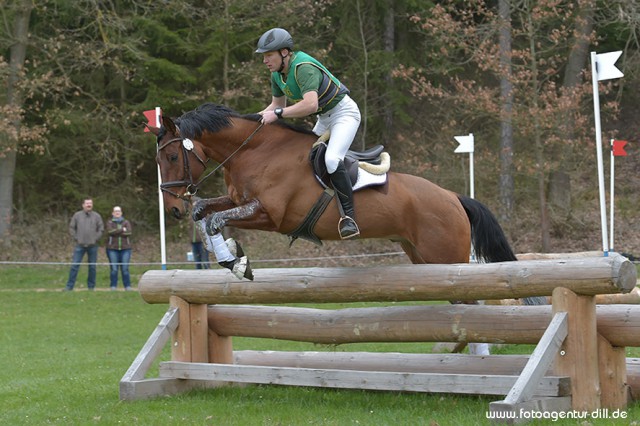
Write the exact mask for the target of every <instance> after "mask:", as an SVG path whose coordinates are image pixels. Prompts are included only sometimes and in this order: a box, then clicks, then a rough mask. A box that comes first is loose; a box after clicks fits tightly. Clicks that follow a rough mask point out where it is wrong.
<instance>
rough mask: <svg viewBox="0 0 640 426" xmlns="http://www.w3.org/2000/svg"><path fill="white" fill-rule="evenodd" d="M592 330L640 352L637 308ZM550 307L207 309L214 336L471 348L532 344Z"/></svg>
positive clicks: (615, 312)
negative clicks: (464, 344)
mask: <svg viewBox="0 0 640 426" xmlns="http://www.w3.org/2000/svg"><path fill="white" fill-rule="evenodd" d="M596 315H597V330H598V333H600V334H601V335H602V336H604V337H605V338H606V339H607V340H608V341H609V342H610V343H611V344H612V345H613V346H620V347H623V346H633V347H637V346H640V309H637V306H636V305H601V306H598V307H597V308H596ZM551 318H552V313H551V306H483V305H429V306H390V307H374V308H348V309H337V310H328V309H312V308H297V307H286V306H256V305H226V306H225V305H214V306H209V310H208V322H209V328H210V329H211V330H212V331H213V332H215V333H216V334H217V335H219V336H239V337H261V338H271V339H282V340H294V341H300V342H312V343H323V344H344V343H362V342H472V343H480V342H483V343H508V344H537V343H538V342H539V340H540V338H541V337H542V335H543V333H544V331H545V330H546V328H547V327H548V326H549V323H550V321H551Z"/></svg>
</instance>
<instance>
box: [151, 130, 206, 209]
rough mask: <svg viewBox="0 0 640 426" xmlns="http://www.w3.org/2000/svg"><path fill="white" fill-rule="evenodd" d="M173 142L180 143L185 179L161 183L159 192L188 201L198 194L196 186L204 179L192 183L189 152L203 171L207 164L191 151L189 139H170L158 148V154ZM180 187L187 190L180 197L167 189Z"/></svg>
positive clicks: (191, 146)
mask: <svg viewBox="0 0 640 426" xmlns="http://www.w3.org/2000/svg"><path fill="white" fill-rule="evenodd" d="M174 142H182V144H181V146H182V163H183V167H184V176H185V177H184V178H183V179H182V180H174V181H171V182H163V183H161V184H160V190H161V191H163V192H166V193H168V194H171V195H173V196H174V197H176V198H180V199H181V200H185V201H189V199H190V198H191V196H192V195H195V194H196V192H198V185H200V184H201V183H202V180H204V179H202V180H200V181H199V182H197V183H194V182H193V175H192V173H191V164H190V162H189V152H192V153H193V155H195V156H196V158H197V159H198V161H199V162H200V164H202V166H203V167H204V168H205V169H206V168H207V162H206V161H205V160H203V159H202V158H200V156H199V155H198V153H197V152H196V151H195V150H194V149H193V142H192V141H191V140H190V139H183V138H173V139H170V140H168V141H167V142H165V143H164V144H163V145H161V146H159V147H158V152H160V151H162V150H163V149H164V148H166V147H167V146H169V145H170V144H172V143H174ZM189 144H191V145H190V148H188V146H189ZM207 161H208V159H207ZM187 178H188V179H187ZM181 186H185V187H186V188H187V190H186V191H185V193H184V195H180V194H178V193H177V192H175V191H172V190H170V189H168V188H175V187H181Z"/></svg>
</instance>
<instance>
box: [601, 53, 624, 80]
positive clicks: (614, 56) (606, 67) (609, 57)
mask: <svg viewBox="0 0 640 426" xmlns="http://www.w3.org/2000/svg"><path fill="white" fill-rule="evenodd" d="M620 55H622V50H618V51H616V52H607V53H600V54H598V55H596V72H597V73H598V81H604V80H611V79H613V78H621V77H624V74H623V73H622V71H620V70H619V69H618V67H616V61H617V60H618V58H619V57H620Z"/></svg>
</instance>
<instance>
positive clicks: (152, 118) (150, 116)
mask: <svg viewBox="0 0 640 426" xmlns="http://www.w3.org/2000/svg"><path fill="white" fill-rule="evenodd" d="M142 114H143V115H144V116H145V117H146V118H147V126H153V127H156V110H155V109H150V110H149V111H142ZM144 131H145V132H148V131H149V129H148V128H147V127H145V128H144Z"/></svg>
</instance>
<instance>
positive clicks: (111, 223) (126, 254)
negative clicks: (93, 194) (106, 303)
mask: <svg viewBox="0 0 640 426" xmlns="http://www.w3.org/2000/svg"><path fill="white" fill-rule="evenodd" d="M131 233H132V228H131V223H130V222H129V221H128V220H127V219H125V218H124V217H123V216H122V208H120V206H115V207H114V208H113V211H112V212H111V219H110V220H108V221H107V235H108V239H107V257H108V258H109V264H110V268H111V273H110V276H109V277H110V286H111V290H112V291H115V290H116V289H117V287H118V269H120V271H122V284H123V285H124V289H125V290H127V291H128V290H131V275H130V274H129V262H130V261H131V238H130V237H131Z"/></svg>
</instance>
